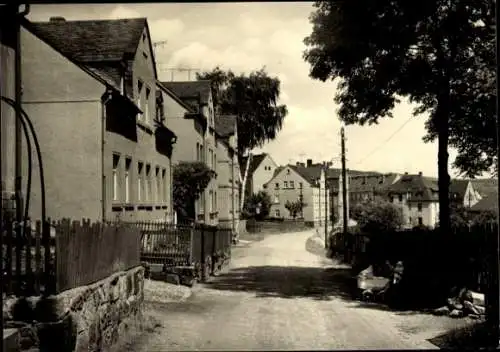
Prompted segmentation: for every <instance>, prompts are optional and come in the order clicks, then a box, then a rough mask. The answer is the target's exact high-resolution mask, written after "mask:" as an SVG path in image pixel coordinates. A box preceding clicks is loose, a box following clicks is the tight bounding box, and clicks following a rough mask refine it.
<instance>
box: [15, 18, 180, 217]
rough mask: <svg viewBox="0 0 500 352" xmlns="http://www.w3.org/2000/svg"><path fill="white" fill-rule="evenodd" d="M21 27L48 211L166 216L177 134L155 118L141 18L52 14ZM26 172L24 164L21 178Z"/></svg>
mask: <svg viewBox="0 0 500 352" xmlns="http://www.w3.org/2000/svg"><path fill="white" fill-rule="evenodd" d="M23 28H24V29H23V31H22V33H21V40H22V62H21V68H22V77H23V87H24V88H23V97H22V105H23V107H24V109H25V110H26V111H27V112H28V114H29V115H30V117H31V118H32V120H33V123H34V125H35V129H36V131H37V134H38V138H39V140H40V145H41V149H42V157H43V166H44V170H45V187H46V191H47V215H48V216H51V217H53V218H62V217H68V218H90V219H104V220H112V219H115V218H117V217H120V218H122V219H124V220H163V219H165V218H168V217H169V214H171V210H172V205H171V199H170V197H169V194H170V189H171V180H170V178H169V175H170V157H171V150H172V145H173V143H174V142H175V135H174V134H173V133H172V131H171V130H169V129H168V128H167V127H166V125H165V120H164V119H163V117H162V116H160V115H157V111H158V110H159V109H158V106H157V99H156V80H157V73H156V66H155V61H154V54H153V50H152V43H151V38H150V34H149V28H148V23H147V20H146V19H145V18H137V19H121V20H96V21H94V20H91V21H66V20H65V19H64V18H61V17H55V18H51V19H50V20H49V21H48V22H36V23H30V22H28V21H25V22H24V23H23ZM24 148H26V146H24ZM33 153H34V152H33ZM34 159H35V160H36V158H35V156H34ZM27 172H28V170H27V167H26V163H25V164H24V179H25V180H26V176H27ZM37 172H38V171H37V165H36V164H35V165H34V168H33V178H32V180H33V184H32V197H31V198H32V200H31V203H30V204H31V211H30V214H31V215H32V217H34V218H38V217H39V215H40V207H39V204H40V203H39V200H40V192H39V184H37V179H38V176H37Z"/></svg>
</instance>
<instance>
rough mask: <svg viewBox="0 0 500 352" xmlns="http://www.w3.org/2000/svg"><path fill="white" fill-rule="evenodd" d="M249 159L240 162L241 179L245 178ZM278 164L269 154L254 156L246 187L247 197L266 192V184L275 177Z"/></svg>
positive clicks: (245, 158) (251, 160)
mask: <svg viewBox="0 0 500 352" xmlns="http://www.w3.org/2000/svg"><path fill="white" fill-rule="evenodd" d="M247 160H248V158H247V157H244V158H242V159H241V160H240V171H241V179H243V178H244V177H245V170H246V166H247ZM277 168H278V164H276V162H275V161H274V160H273V158H271V156H270V155H269V154H267V153H262V154H253V155H252V157H251V159H250V165H249V167H248V176H247V183H246V186H245V194H246V196H248V195H251V194H255V193H257V192H259V191H262V190H264V184H266V183H267V182H268V181H269V180H270V179H271V177H273V175H274V172H275V170H276V169H277Z"/></svg>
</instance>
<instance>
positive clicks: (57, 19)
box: [49, 16, 66, 23]
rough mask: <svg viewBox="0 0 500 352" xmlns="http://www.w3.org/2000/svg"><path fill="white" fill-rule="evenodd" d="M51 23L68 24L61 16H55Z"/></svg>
mask: <svg viewBox="0 0 500 352" xmlns="http://www.w3.org/2000/svg"><path fill="white" fill-rule="evenodd" d="M49 22H53V23H63V22H66V19H65V18H64V17H61V16H54V17H51V18H49Z"/></svg>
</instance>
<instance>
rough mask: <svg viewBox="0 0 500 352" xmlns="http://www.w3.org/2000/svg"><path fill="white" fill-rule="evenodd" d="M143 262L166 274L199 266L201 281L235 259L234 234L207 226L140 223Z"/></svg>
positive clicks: (225, 229) (228, 230)
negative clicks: (169, 270) (232, 256)
mask: <svg viewBox="0 0 500 352" xmlns="http://www.w3.org/2000/svg"><path fill="white" fill-rule="evenodd" d="M139 227H140V228H141V235H142V242H141V244H142V248H141V261H142V262H146V263H150V264H161V265H163V266H164V268H165V269H166V270H168V269H169V268H173V267H179V266H195V267H197V268H198V271H199V272H198V274H199V276H200V278H201V279H203V278H206V277H207V276H208V275H211V274H213V273H214V271H215V270H216V269H217V266H218V265H220V263H221V262H222V261H224V260H227V259H229V258H230V256H231V245H232V231H231V229H227V228H220V227H217V226H209V225H203V224H196V225H195V224H177V225H174V224H166V223H162V224H158V223H140V225H139Z"/></svg>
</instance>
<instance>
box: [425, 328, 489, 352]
mask: <svg viewBox="0 0 500 352" xmlns="http://www.w3.org/2000/svg"><path fill="white" fill-rule="evenodd" d="M428 341H429V342H430V343H432V344H433V345H435V346H437V347H439V348H440V349H450V350H453V349H465V350H476V351H477V350H489V349H492V350H495V348H490V347H491V346H492V341H491V338H490V335H489V332H488V327H487V325H486V323H485V322H476V323H472V324H469V325H468V326H463V327H460V328H456V329H451V330H449V331H448V332H446V333H444V334H441V335H438V336H436V337H434V338H432V339H429V340H428Z"/></svg>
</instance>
